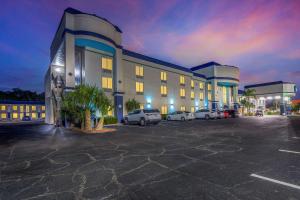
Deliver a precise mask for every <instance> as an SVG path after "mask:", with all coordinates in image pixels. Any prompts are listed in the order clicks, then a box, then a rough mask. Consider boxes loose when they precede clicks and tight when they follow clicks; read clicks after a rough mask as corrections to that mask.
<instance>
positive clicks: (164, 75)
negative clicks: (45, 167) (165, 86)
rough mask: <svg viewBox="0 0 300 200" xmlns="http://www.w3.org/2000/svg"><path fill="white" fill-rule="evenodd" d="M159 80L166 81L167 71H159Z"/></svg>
mask: <svg viewBox="0 0 300 200" xmlns="http://www.w3.org/2000/svg"><path fill="white" fill-rule="evenodd" d="M160 80H162V81H167V72H160Z"/></svg>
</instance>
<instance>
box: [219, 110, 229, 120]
mask: <svg viewBox="0 0 300 200" xmlns="http://www.w3.org/2000/svg"><path fill="white" fill-rule="evenodd" d="M218 118H219V119H224V118H228V112H227V111H224V110H219V111H218Z"/></svg>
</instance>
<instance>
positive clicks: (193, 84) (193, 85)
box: [191, 80, 195, 88]
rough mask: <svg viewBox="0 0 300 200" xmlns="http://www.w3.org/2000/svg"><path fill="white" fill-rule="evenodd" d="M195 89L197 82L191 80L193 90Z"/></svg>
mask: <svg viewBox="0 0 300 200" xmlns="http://www.w3.org/2000/svg"><path fill="white" fill-rule="evenodd" d="M194 87H195V82H194V80H191V88H194Z"/></svg>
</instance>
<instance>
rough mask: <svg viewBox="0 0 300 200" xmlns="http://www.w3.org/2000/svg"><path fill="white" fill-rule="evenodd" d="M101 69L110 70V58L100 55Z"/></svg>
mask: <svg viewBox="0 0 300 200" xmlns="http://www.w3.org/2000/svg"><path fill="white" fill-rule="evenodd" d="M102 69H105V70H109V71H112V59H111V58H105V57H102Z"/></svg>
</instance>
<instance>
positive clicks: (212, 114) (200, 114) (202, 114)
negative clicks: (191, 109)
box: [195, 109, 218, 119]
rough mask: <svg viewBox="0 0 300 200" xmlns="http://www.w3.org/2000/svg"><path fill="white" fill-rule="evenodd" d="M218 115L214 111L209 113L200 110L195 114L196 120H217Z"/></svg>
mask: <svg viewBox="0 0 300 200" xmlns="http://www.w3.org/2000/svg"><path fill="white" fill-rule="evenodd" d="M217 117H218V113H217V112H216V111H213V110H212V111H210V110H208V109H201V110H197V111H196V112H195V118H196V119H217Z"/></svg>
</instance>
